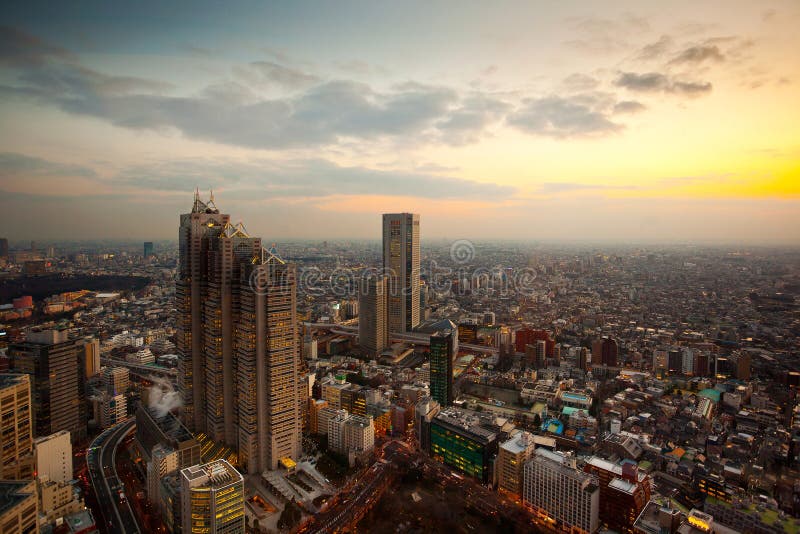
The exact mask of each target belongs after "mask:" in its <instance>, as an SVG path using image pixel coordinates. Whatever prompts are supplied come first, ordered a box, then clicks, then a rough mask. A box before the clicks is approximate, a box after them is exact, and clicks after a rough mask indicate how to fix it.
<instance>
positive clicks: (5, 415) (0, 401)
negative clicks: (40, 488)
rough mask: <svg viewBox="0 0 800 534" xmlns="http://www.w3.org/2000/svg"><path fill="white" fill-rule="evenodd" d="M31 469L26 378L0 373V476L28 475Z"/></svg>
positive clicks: (31, 422)
mask: <svg viewBox="0 0 800 534" xmlns="http://www.w3.org/2000/svg"><path fill="white" fill-rule="evenodd" d="M33 471H34V456H33V413H32V412H31V384H30V378H29V377H28V375H14V374H0V480H8V479H14V480H21V479H32V478H33Z"/></svg>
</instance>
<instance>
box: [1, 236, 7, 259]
mask: <svg viewBox="0 0 800 534" xmlns="http://www.w3.org/2000/svg"><path fill="white" fill-rule="evenodd" d="M7 257H8V239H6V238H5V237H0V258H7Z"/></svg>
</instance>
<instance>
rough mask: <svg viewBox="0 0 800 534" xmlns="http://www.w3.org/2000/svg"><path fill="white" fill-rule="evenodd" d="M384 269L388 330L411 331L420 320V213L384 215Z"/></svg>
mask: <svg viewBox="0 0 800 534" xmlns="http://www.w3.org/2000/svg"><path fill="white" fill-rule="evenodd" d="M383 269H384V272H385V273H386V274H387V275H388V276H389V298H388V327H389V332H410V331H411V330H412V329H414V328H415V327H416V326H417V325H418V324H419V322H420V310H419V292H420V282H419V274H420V272H419V269H420V249H419V215H418V214H416V213H386V214H384V215H383Z"/></svg>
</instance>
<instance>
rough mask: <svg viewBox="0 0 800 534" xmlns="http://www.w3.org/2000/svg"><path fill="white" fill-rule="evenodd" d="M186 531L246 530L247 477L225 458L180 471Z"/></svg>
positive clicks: (235, 533) (238, 533)
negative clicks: (245, 482)
mask: <svg viewBox="0 0 800 534" xmlns="http://www.w3.org/2000/svg"><path fill="white" fill-rule="evenodd" d="M181 505H182V506H181V508H182V514H181V517H182V521H183V532H184V533H185V534H193V533H203V534H244V532H245V528H244V478H243V477H242V475H241V474H240V473H239V472H238V471H237V470H236V469H234V468H233V466H231V464H229V463H228V462H226V461H225V460H217V461H215V462H211V463H209V464H205V465H195V466H192V467H187V468H186V469H183V470H182V471H181Z"/></svg>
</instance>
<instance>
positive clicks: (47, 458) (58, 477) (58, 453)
mask: <svg viewBox="0 0 800 534" xmlns="http://www.w3.org/2000/svg"><path fill="white" fill-rule="evenodd" d="M34 450H35V452H36V476H38V477H40V478H41V477H47V479H48V480H52V481H54V482H58V483H62V484H65V483H67V482H69V481H70V480H72V478H73V477H72V443H71V442H70V438H69V432H67V431H66V430H62V431H60V432H56V433H55V434H52V435H50V436H43V437H40V438H36V440H35V441H34Z"/></svg>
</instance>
